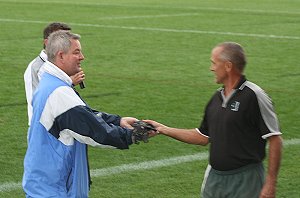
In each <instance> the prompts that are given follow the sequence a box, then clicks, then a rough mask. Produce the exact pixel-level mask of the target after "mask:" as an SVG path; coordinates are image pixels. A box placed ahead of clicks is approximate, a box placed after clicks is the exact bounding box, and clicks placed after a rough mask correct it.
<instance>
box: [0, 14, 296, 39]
mask: <svg viewBox="0 0 300 198" xmlns="http://www.w3.org/2000/svg"><path fill="white" fill-rule="evenodd" d="M0 22H15V23H39V24H48V23H50V22H49V21H48V22H47V21H33V20H19V19H4V18H0ZM67 24H70V25H71V26H81V27H96V28H109V29H126V30H141V31H153V32H174V33H193V34H211V35H227V36H242V37H254V38H269V39H289V40H300V37H299V36H284V35H272V34H270V35H267V34H247V33H239V32H217V31H204V30H180V29H165V28H149V27H133V26H115V25H99V24H83V23H71V22H67Z"/></svg>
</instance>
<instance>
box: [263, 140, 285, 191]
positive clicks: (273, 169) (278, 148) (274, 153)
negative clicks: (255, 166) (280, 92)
mask: <svg viewBox="0 0 300 198" xmlns="http://www.w3.org/2000/svg"><path fill="white" fill-rule="evenodd" d="M281 153H282V138H281V136H273V137H270V138H269V160H268V170H267V176H266V183H269V184H271V185H274V186H275V185H276V182H277V176H278V173H279V167H280V162H281Z"/></svg>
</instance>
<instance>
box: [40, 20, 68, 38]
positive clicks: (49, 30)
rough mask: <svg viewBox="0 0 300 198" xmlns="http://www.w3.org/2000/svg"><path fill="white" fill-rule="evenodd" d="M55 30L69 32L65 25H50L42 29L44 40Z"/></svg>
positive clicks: (56, 23) (58, 23)
mask: <svg viewBox="0 0 300 198" xmlns="http://www.w3.org/2000/svg"><path fill="white" fill-rule="evenodd" d="M57 30H71V27H70V26H68V25H67V24H65V23H60V22H54V23H50V24H49V25H48V26H47V27H45V29H44V39H47V38H48V37H49V35H50V34H51V33H52V32H55V31H57Z"/></svg>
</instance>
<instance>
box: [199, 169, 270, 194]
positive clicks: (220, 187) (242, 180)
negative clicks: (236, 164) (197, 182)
mask: <svg viewBox="0 0 300 198" xmlns="http://www.w3.org/2000/svg"><path fill="white" fill-rule="evenodd" d="M263 184H264V167H263V164H262V163H258V164H250V165H247V166H244V167H241V168H239V169H236V170H231V171H218V170H214V169H213V168H211V166H210V165H208V166H207V169H206V172H205V176H204V180H203V183H202V188H201V197H202V198H258V197H259V194H260V191H261V189H262V186H263Z"/></svg>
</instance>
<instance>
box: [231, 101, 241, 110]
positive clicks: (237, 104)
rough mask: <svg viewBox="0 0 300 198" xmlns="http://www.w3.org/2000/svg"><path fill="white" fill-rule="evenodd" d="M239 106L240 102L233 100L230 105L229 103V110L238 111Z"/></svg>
mask: <svg viewBox="0 0 300 198" xmlns="http://www.w3.org/2000/svg"><path fill="white" fill-rule="evenodd" d="M239 107H240V102H238V101H234V102H232V103H231V105H230V110H231V111H238V110H239Z"/></svg>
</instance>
